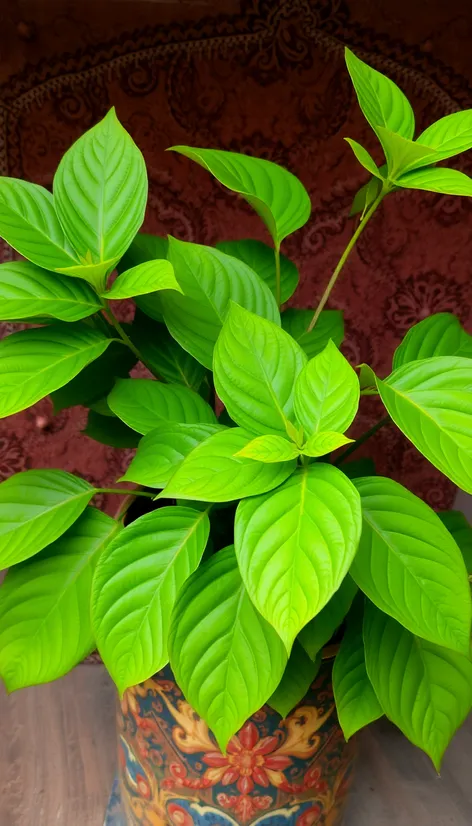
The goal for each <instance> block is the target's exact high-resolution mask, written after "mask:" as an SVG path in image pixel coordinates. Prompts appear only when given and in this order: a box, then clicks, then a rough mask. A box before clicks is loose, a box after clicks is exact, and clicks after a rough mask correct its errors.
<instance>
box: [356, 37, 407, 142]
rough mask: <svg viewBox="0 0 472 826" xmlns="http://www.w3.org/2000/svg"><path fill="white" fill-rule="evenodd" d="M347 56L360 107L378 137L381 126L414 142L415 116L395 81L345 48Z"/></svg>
mask: <svg viewBox="0 0 472 826" xmlns="http://www.w3.org/2000/svg"><path fill="white" fill-rule="evenodd" d="M345 56H346V64H347V68H348V71H349V74H350V75H351V80H352V82H353V85H354V89H355V90H356V95H357V99H358V101H359V105H360V107H361V109H362V111H363V113H364V117H365V118H366V120H367V121H368V123H369V124H370V126H371V127H372V129H373V130H374V132H375V133H376V134H378V132H377V127H378V126H386V127H387V129H391V131H392V132H397V133H398V134H399V135H402V136H403V137H404V138H407V139H408V140H411V138H412V137H413V134H414V131H415V116H414V114H413V109H412V108H411V106H410V104H409V102H408V100H407V98H406V97H405V95H404V94H403V92H402V91H401V89H399V88H398V86H397V85H396V83H394V82H393V80H390V78H388V77H385V75H383V74H381V73H380V72H377V70H376V69H372V67H371V66H368V65H367V63H364V62H363V61H362V60H360V58H358V57H356V55H355V54H354V53H353V52H351V50H350V49H348V48H346V49H345Z"/></svg>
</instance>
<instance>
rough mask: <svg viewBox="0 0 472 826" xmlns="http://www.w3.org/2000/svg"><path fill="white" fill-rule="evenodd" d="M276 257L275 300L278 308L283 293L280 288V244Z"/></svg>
mask: <svg viewBox="0 0 472 826" xmlns="http://www.w3.org/2000/svg"><path fill="white" fill-rule="evenodd" d="M274 255H275V300H276V302H277V307H280V305H281V303H282V302H281V297H282V291H281V286H280V244H276V245H275V248H274Z"/></svg>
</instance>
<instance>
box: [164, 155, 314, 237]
mask: <svg viewBox="0 0 472 826" xmlns="http://www.w3.org/2000/svg"><path fill="white" fill-rule="evenodd" d="M172 150H173V151H174V152H180V154H181V155H185V156H186V157H187V158H191V160H193V161H196V162H197V163H198V164H200V166H203V168H204V169H207V170H208V171H209V172H211V174H212V175H213V176H214V177H215V178H216V179H217V180H218V181H219V182H220V183H222V184H223V186H226V187H228V189H231V190H232V191H233V192H237V193H238V194H239V195H242V196H243V198H244V199H245V200H246V201H248V203H249V204H250V205H251V206H252V207H253V209H254V210H255V211H256V212H257V214H258V215H259V217H260V218H261V219H262V220H263V221H264V224H265V225H266V227H267V229H268V230H269V232H270V234H271V236H272V238H273V240H274V242H275V243H276V244H280V242H281V241H283V239H284V238H286V236H287V235H290V234H291V233H292V232H295V230H297V229H299V228H300V227H302V226H303V225H304V224H306V222H307V221H308V218H309V217H310V212H311V204H310V198H309V195H308V192H307V191H306V189H305V187H304V186H303V184H302V183H301V182H300V181H299V180H298V178H296V177H295V175H292V173H291V172H288V170H286V169H284V168H283V167H282V166H278V164H275V163H272V162H271V161H266V160H262V159H261V158H252V157H250V156H248V155H241V154H239V153H237V152H224V151H222V150H219V149H194V148H192V147H190V146H173V147H172Z"/></svg>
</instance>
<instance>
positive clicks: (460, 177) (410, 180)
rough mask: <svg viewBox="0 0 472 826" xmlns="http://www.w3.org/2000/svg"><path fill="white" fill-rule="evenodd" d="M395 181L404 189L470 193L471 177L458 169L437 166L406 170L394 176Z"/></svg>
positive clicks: (448, 193)
mask: <svg viewBox="0 0 472 826" xmlns="http://www.w3.org/2000/svg"><path fill="white" fill-rule="evenodd" d="M395 183H396V185H397V186H401V187H403V188H404V189H424V190H426V192H440V193H443V194H444V195H469V196H471V195H472V178H469V176H468V175H464V173H463V172H459V170H458V169H445V168H444V167H439V166H438V167H428V168H427V169H417V170H415V171H414V172H407V173H406V174H405V175H400V176H399V177H398V178H396V179H395Z"/></svg>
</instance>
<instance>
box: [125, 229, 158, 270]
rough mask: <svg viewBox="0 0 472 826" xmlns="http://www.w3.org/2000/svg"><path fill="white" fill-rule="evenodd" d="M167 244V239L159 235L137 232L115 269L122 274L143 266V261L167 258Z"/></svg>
mask: <svg viewBox="0 0 472 826" xmlns="http://www.w3.org/2000/svg"><path fill="white" fill-rule="evenodd" d="M168 249H169V242H168V240H167V238H163V237H162V236H160V235H150V234H149V233H147V232H138V234H137V235H135V237H134V238H133V240H132V242H131V244H130V245H129V247H128V249H127V250H126V252H125V254H124V255H123V257H122V258H121V259H120V260H119V261H118V263H117V265H116V269H117V270H118V272H119V273H120V275H121V273H123V272H126V270H130V269H132V268H133V267H136V266H137V265H138V264H144V262H145V261H153V260H154V259H156V258H167V252H168Z"/></svg>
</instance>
